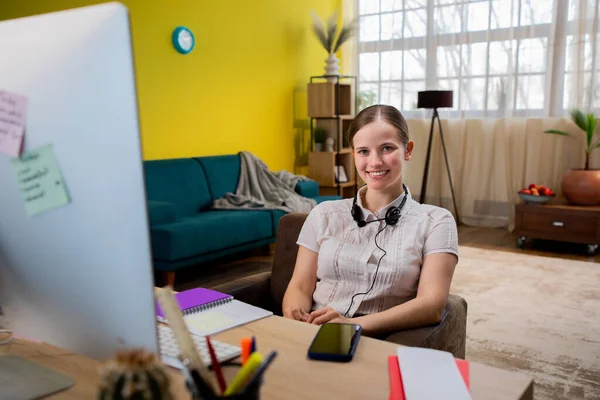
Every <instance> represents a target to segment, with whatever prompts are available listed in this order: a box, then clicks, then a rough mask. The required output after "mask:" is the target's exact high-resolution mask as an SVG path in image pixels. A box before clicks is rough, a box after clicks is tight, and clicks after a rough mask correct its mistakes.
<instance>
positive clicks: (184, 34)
mask: <svg viewBox="0 0 600 400" xmlns="http://www.w3.org/2000/svg"><path fill="white" fill-rule="evenodd" d="M179 45H180V46H181V48H182V49H183V50H185V51H190V50H191V49H192V46H193V45H194V38H193V37H192V35H191V34H190V32H189V31H186V30H183V31H181V32H179Z"/></svg>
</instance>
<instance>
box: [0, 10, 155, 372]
mask: <svg viewBox="0 0 600 400" xmlns="http://www.w3.org/2000/svg"><path fill="white" fill-rule="evenodd" d="M0 91H5V93H6V92H10V93H11V94H17V95H22V96H25V97H26V99H27V112H26V128H25V137H24V143H23V151H24V152H30V151H34V152H35V151H37V150H39V149H41V148H45V147H46V146H48V148H49V149H50V150H49V151H50V152H51V153H53V154H54V156H55V160H56V166H57V167H58V170H59V171H60V174H61V176H62V183H61V180H60V179H58V178H57V179H56V184H57V185H61V184H64V187H65V188H66V193H67V196H68V199H69V202H68V203H67V204H65V205H62V206H59V207H56V208H52V209H49V210H47V211H44V212H41V213H37V212H38V211H40V210H41V209H44V208H45V207H46V206H48V204H49V203H53V202H54V205H56V204H57V199H56V198H54V197H53V198H52V199H46V200H47V201H46V200H44V201H42V202H41V203H40V202H36V201H35V200H36V196H41V197H43V196H44V194H43V193H41V192H42V191H43V190H46V189H48V190H47V191H46V194H48V193H50V192H51V190H52V188H48V187H46V188H44V185H47V184H48V182H47V181H45V182H41V185H42V188H41V190H37V192H38V193H37V194H35V195H34V194H32V195H31V196H30V197H29V198H28V207H29V208H26V207H25V200H24V196H23V195H22V193H21V189H23V190H25V189H24V186H23V183H24V181H23V178H24V177H27V179H31V182H35V179H36V176H37V178H39V177H40V176H41V175H43V174H44V173H50V172H51V173H55V171H53V170H52V168H51V167H50V166H49V165H50V164H51V163H50V161H48V159H47V154H45V155H44V156H43V157H41V158H42V159H40V162H44V163H46V164H44V165H43V166H40V165H39V164H38V165H37V166H35V168H40V170H39V171H28V172H26V171H23V170H21V171H20V174H21V175H20V174H19V173H18V172H17V168H15V165H14V160H15V157H12V156H10V155H9V154H5V153H4V152H0V307H2V310H3V313H4V315H3V316H0V324H2V325H4V327H5V328H6V327H7V328H8V329H12V330H13V331H14V332H15V333H16V334H17V335H18V336H23V337H26V338H31V339H37V340H40V341H44V342H47V343H50V344H52V345H55V346H58V347H61V348H65V349H68V350H71V351H73V352H76V353H80V354H83V355H86V356H89V357H92V358H95V359H99V360H102V359H106V358H108V357H109V356H111V355H113V354H114V353H115V352H116V351H117V350H119V349H124V348H134V347H137V348H139V347H143V348H146V349H148V350H150V351H153V352H157V351H158V344H157V343H158V342H157V332H156V316H155V306H154V304H155V303H154V296H153V285H154V282H153V274H152V264H151V263H152V261H151V260H152V257H151V249H150V239H149V233H148V217H147V211H146V196H145V186H144V179H143V163H142V155H141V145H140V132H139V121H138V105H137V100H136V85H135V74H134V64H133V56H132V45H131V40H130V26H129V14H128V11H127V9H126V8H125V7H124V6H123V5H121V4H119V3H106V4H102V5H97V6H90V7H83V8H78V9H73V10H67V11H61V12H54V13H50V14H44V15H37V16H32V17H26V18H19V19H14V20H7V21H0ZM5 98H6V96H5ZM13 111H14V110H13ZM5 119H6V118H5ZM1 122H2V121H0V123H1ZM4 122H6V121H4ZM13 122H14V121H13ZM0 129H1V125H0ZM5 136H6V135H5ZM0 139H1V138H0ZM5 139H6V138H5ZM1 147H2V146H1V145H0V148H1ZM48 148H47V150H48ZM38 156H39V154H38ZM22 158H23V157H21V158H17V159H18V160H20V159H22ZM48 170H50V172H48ZM27 179H26V180H27ZM37 183H40V181H38V182H37ZM33 186H35V185H33ZM26 189H27V190H29V189H31V190H33V192H31V193H34V192H35V191H36V190H35V187H33V188H26ZM38 189H40V188H39V187H38ZM38 200H39V198H38ZM58 203H60V201H58ZM30 215H31V216H30Z"/></svg>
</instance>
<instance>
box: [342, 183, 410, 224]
mask: <svg viewBox="0 0 600 400" xmlns="http://www.w3.org/2000/svg"><path fill="white" fill-rule="evenodd" d="M402 188H403V189H404V198H403V199H402V202H401V203H400V205H399V206H398V207H390V208H388V210H387V212H386V213H385V218H379V219H375V220H373V221H368V222H367V221H365V220H364V218H363V213H362V210H361V209H360V206H359V205H358V204H356V201H357V197H358V190H357V191H356V193H355V194H354V201H353V202H352V209H351V210H350V214H352V218H353V219H354V221H356V225H358V227H359V228H363V227H364V226H366V225H367V224H370V223H371V222H377V221H385V222H386V224H387V225H396V224H397V223H398V220H400V210H402V207H403V206H404V203H406V199H407V198H408V189H407V188H406V185H405V184H404V183H403V184H402Z"/></svg>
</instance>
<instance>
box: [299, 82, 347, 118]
mask: <svg viewBox="0 0 600 400" xmlns="http://www.w3.org/2000/svg"><path fill="white" fill-rule="evenodd" d="M336 85H337V84H336V83H335V82H319V83H309V84H308V90H307V92H308V116H309V117H311V118H337V116H338V115H344V116H349V117H352V116H353V115H354V102H353V101H352V98H353V95H352V85H350V84H344V83H340V84H339V90H340V92H339V98H340V101H339V104H338V102H337V99H336V97H337V93H336Z"/></svg>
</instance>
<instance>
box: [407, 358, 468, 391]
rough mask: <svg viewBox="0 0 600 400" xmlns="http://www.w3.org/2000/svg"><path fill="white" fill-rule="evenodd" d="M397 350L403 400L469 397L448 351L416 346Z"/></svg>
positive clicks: (454, 361)
mask: <svg viewBox="0 0 600 400" xmlns="http://www.w3.org/2000/svg"><path fill="white" fill-rule="evenodd" d="M396 353H397V355H398V364H399V366H400V374H401V375H402V385H403V386H404V395H405V398H406V400H439V399H444V400H467V399H471V394H470V393H469V389H468V388H467V385H466V384H465V382H464V380H463V378H462V376H461V374H460V371H459V370H458V367H457V366H456V360H455V359H454V356H453V355H452V354H451V353H448V352H446V351H440V350H432V349H424V348H418V347H398V349H397V350H396Z"/></svg>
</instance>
